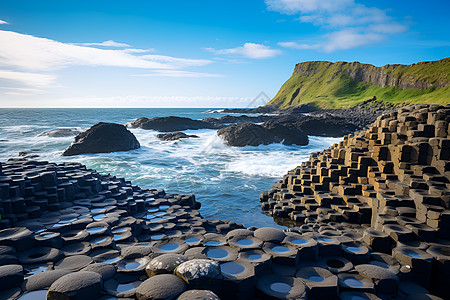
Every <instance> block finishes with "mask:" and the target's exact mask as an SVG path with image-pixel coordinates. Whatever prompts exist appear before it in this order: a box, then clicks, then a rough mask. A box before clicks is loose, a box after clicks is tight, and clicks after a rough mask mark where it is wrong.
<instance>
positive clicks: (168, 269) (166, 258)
mask: <svg viewBox="0 0 450 300" xmlns="http://www.w3.org/2000/svg"><path fill="white" fill-rule="evenodd" d="M186 261H188V259H187V258H186V257H185V256H183V255H181V254H162V255H160V256H157V257H155V258H154V259H152V260H151V261H150V263H149V264H148V265H147V267H146V268H145V271H146V272H147V275H148V276H149V277H152V276H155V275H159V274H173V272H174V270H175V269H176V268H177V267H178V266H179V265H181V264H182V263H184V262H186Z"/></svg>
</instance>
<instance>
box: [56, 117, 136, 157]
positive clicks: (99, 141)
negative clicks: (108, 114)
mask: <svg viewBox="0 0 450 300" xmlns="http://www.w3.org/2000/svg"><path fill="white" fill-rule="evenodd" d="M139 147H140V144H139V142H138V140H137V139H136V137H135V136H134V134H132V133H131V132H130V131H129V130H128V129H127V128H126V127H125V126H123V125H120V124H114V123H103V122H101V123H98V124H96V125H94V126H92V127H91V128H89V129H88V130H86V131H85V132H82V133H80V134H79V135H77V136H76V137H75V141H74V142H73V143H72V144H71V145H70V146H69V147H68V148H67V149H66V150H65V151H64V152H63V153H62V155H63V156H71V155H78V154H84V153H109V152H116V151H129V150H134V149H138V148H139Z"/></svg>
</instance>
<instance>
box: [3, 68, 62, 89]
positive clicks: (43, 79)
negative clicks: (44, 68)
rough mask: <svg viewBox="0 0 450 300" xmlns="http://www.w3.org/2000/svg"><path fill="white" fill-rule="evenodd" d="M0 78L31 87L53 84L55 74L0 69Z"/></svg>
mask: <svg viewBox="0 0 450 300" xmlns="http://www.w3.org/2000/svg"><path fill="white" fill-rule="evenodd" d="M0 79H3V80H4V79H6V80H11V81H15V82H19V83H22V84H25V85H27V86H33V87H48V86H51V85H53V84H54V82H55V80H56V76H54V75H49V74H38V73H27V72H17V71H9V70H0Z"/></svg>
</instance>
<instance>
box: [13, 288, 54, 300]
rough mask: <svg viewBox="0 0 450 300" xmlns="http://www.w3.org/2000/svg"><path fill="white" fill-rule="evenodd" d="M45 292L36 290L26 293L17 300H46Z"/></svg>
mask: <svg viewBox="0 0 450 300" xmlns="http://www.w3.org/2000/svg"><path fill="white" fill-rule="evenodd" d="M46 299H47V290H37V291H32V292H27V293H25V294H23V295H22V296H20V297H19V298H17V300H46Z"/></svg>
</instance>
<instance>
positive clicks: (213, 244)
mask: <svg viewBox="0 0 450 300" xmlns="http://www.w3.org/2000/svg"><path fill="white" fill-rule="evenodd" d="M221 244H222V242H221V241H207V242H206V243H205V245H206V246H218V245H221Z"/></svg>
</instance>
